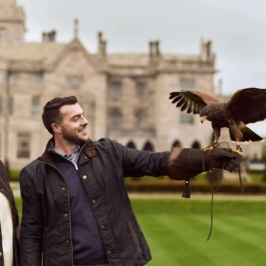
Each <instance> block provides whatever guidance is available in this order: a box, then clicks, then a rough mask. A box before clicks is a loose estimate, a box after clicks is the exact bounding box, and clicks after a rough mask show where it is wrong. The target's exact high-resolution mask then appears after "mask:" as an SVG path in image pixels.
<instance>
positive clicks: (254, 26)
mask: <svg viewBox="0 0 266 266" xmlns="http://www.w3.org/2000/svg"><path fill="white" fill-rule="evenodd" d="M17 3H18V4H19V5H21V6H23V8H24V11H25V13H26V16H27V20H26V25H27V33H26V40H27V41H30V42H32V41H33V42H40V41H41V33H42V31H49V30H51V29H56V30H57V32H58V34H57V41H59V42H69V41H71V39H72V38H73V21H74V18H79V22H80V23H79V37H80V40H81V41H82V43H83V44H84V46H85V47H86V49H87V50H88V52H91V53H95V52H96V51H97V32H98V31H99V30H101V31H103V33H104V38H106V39H107V41H108V46H107V50H108V52H111V53H113V52H119V53H126V52H131V53H132V52H133V53H148V42H149V41H150V40H155V39H159V40H160V41H161V51H162V53H174V54H198V53H199V51H200V38H204V39H206V40H208V39H210V40H212V42H213V51H214V53H216V55H217V59H216V68H217V70H218V71H219V72H218V73H217V74H216V76H215V84H217V80H218V79H220V78H221V79H222V80H223V89H222V90H223V93H224V94H232V93H233V92H234V91H236V90H237V89H240V88H246V87H251V86H252V87H258V88H266V67H265V66H266V15H265V10H266V1H264V0H163V1H162V0H134V1H126V0H93V1H92V0H17ZM251 128H253V129H254V130H256V132H257V133H259V134H263V135H266V122H260V123H257V124H256V125H254V124H253V125H252V126H251Z"/></svg>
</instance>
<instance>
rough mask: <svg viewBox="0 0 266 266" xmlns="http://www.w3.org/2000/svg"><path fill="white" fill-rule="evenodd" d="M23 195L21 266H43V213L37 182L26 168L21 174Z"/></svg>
mask: <svg viewBox="0 0 266 266" xmlns="http://www.w3.org/2000/svg"><path fill="white" fill-rule="evenodd" d="M20 188H21V197H22V221H21V238H20V239H21V250H20V263H21V264H20V266H41V258H42V238H43V214H42V201H41V196H40V195H39V194H38V192H37V186H36V182H34V178H33V177H32V176H31V175H30V174H29V173H28V171H27V168H24V169H23V170H22V171H21V174H20Z"/></svg>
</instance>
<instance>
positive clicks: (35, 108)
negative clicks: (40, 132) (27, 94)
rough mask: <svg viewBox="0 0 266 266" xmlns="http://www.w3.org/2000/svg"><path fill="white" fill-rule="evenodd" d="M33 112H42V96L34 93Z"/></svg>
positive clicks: (33, 113) (32, 100) (32, 99)
mask: <svg viewBox="0 0 266 266" xmlns="http://www.w3.org/2000/svg"><path fill="white" fill-rule="evenodd" d="M31 114H32V115H38V114H40V96H39V95H34V96H32V98H31Z"/></svg>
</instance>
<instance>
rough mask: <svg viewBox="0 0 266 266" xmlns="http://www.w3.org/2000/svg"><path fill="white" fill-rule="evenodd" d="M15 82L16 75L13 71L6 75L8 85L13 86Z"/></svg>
mask: <svg viewBox="0 0 266 266" xmlns="http://www.w3.org/2000/svg"><path fill="white" fill-rule="evenodd" d="M15 82H16V75H15V74H14V73H11V74H9V76H8V84H9V86H14V85H15Z"/></svg>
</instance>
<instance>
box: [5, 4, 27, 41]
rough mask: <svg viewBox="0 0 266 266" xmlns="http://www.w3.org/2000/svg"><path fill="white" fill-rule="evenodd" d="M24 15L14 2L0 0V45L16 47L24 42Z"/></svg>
mask: <svg viewBox="0 0 266 266" xmlns="http://www.w3.org/2000/svg"><path fill="white" fill-rule="evenodd" d="M24 32H25V14H24V11H23V9H22V7H18V6H17V3H16V0H0V43H7V44H8V45H12V46H14V45H18V44H21V43H23V42H24Z"/></svg>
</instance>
